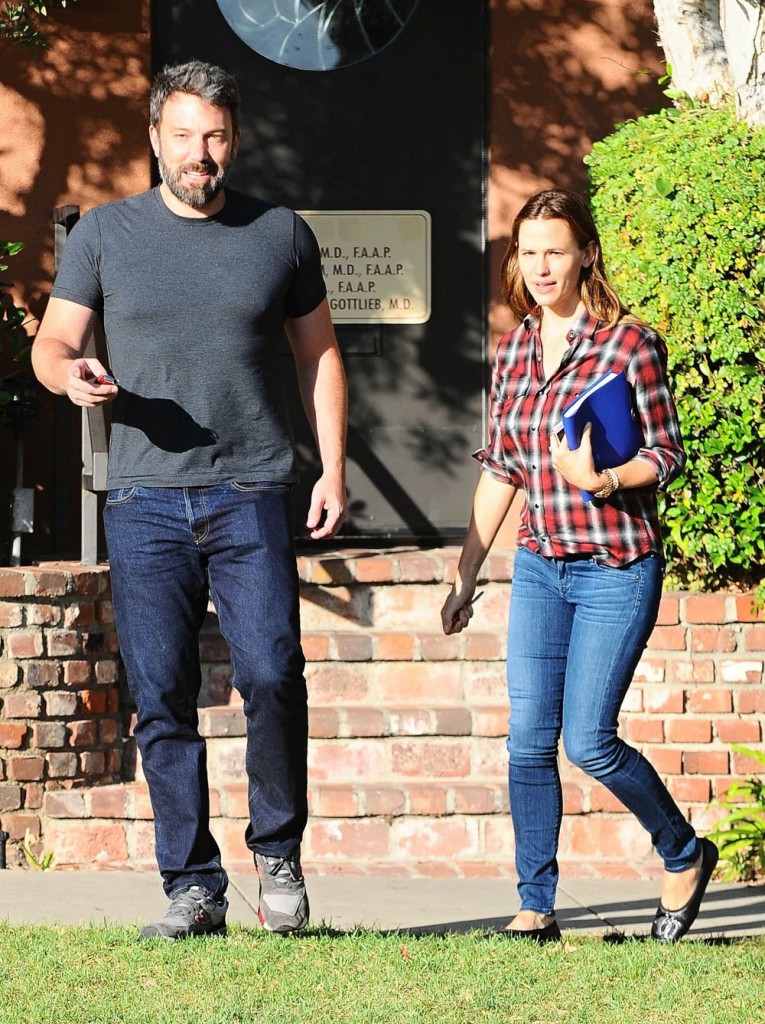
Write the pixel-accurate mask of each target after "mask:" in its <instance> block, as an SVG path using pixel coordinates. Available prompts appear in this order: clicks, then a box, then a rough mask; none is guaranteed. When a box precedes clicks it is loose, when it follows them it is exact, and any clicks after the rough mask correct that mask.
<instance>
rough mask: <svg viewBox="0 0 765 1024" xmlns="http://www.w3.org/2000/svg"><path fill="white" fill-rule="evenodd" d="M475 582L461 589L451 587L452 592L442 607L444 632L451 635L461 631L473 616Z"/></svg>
mask: <svg viewBox="0 0 765 1024" xmlns="http://www.w3.org/2000/svg"><path fill="white" fill-rule="evenodd" d="M474 592H475V584H474V585H473V586H472V587H469V588H468V587H464V586H463V587H462V588H461V589H460V590H455V588H454V587H452V589H451V593H450V594H449V596H448V597H447V599H446V600H445V601H444V606H443V608H442V609H441V624H442V625H443V627H444V633H445V634H446V635H447V636H450V635H451V634H452V633H461V632H462V630H463V629H465V628H466V627H467V626H468V625H469V624H470V620H471V619H472V617H473V603H472V602H473V593H474Z"/></svg>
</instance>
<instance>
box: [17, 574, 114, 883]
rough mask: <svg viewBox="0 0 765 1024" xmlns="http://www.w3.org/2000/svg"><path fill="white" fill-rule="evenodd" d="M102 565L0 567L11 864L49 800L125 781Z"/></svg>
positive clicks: (37, 831) (39, 826) (39, 827)
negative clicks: (49, 796)
mask: <svg viewBox="0 0 765 1024" xmlns="http://www.w3.org/2000/svg"><path fill="white" fill-rule="evenodd" d="M117 651H118V647H117V637H116V634H115V632H114V622H113V614H112V608H111V602H110V594H109V573H108V570H107V569H105V568H103V567H101V568H90V567H89V568H83V567H80V566H74V565H71V564H68V563H67V564H61V565H56V564H50V565H46V566H45V567H41V568H21V569H10V568H2V569H0V825H2V828H3V830H5V831H6V832H8V833H9V835H10V844H9V846H8V849H7V858H8V863H9V865H13V864H21V863H23V855H22V850H21V844H22V842H23V840H24V836H25V834H26V831H27V829H29V831H30V832H31V834H32V836H33V837H34V838H35V839H39V838H40V837H41V833H42V831H43V821H44V812H43V804H44V800H45V797H46V794H51V793H53V792H56V791H65V790H74V789H83V788H85V787H91V786H101V785H108V784H110V783H111V784H113V783H116V782H118V781H119V780H120V779H121V748H122V727H121V719H120V708H119V703H120V701H119V688H118V683H119V659H118V654H117Z"/></svg>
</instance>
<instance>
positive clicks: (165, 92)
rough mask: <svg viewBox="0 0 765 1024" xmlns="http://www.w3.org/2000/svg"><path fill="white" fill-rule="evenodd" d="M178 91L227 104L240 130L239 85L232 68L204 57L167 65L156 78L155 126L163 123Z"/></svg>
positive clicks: (152, 112)
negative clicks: (167, 107) (165, 109)
mask: <svg viewBox="0 0 765 1024" xmlns="http://www.w3.org/2000/svg"><path fill="white" fill-rule="evenodd" d="M177 92H186V93H191V95H192V96H198V97H199V98H200V100H204V102H205V103H210V104H212V106H214V107H224V108H225V109H226V110H228V111H229V112H230V113H231V123H232V125H233V127H234V134H236V132H237V130H238V128H239V103H240V100H239V87H238V86H237V84H236V79H235V78H234V76H233V75H230V74H229V73H228V71H224V70H223V68H220V67H218V66H217V65H216V64H205V63H204V61H201V60H190V61H188V62H187V63H186V64H172V65H169V66H168V67H165V68H163V69H162V70H161V71H160V72H159V74H158V75H157V76H156V77H155V79H154V83H153V85H152V87H151V99H150V101H149V122H150V124H153V125H154V127H155V128H156V127H157V126H158V125H159V121H160V118H161V117H162V110H163V108H164V106H165V104H166V103H167V101H168V100H169V99H170V97H171V96H172V95H174V94H175V93H177Z"/></svg>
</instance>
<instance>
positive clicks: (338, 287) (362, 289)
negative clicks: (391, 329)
mask: <svg viewBox="0 0 765 1024" xmlns="http://www.w3.org/2000/svg"><path fill="white" fill-rule="evenodd" d="M300 215H301V217H304V218H305V219H306V221H307V223H308V224H309V225H310V227H311V228H312V230H313V231H314V233H315V234H316V237H317V239H318V240H319V247H320V248H321V265H322V271H323V273H324V280H325V281H326V283H327V297H328V300H329V308H330V311H331V313H332V319H333V320H334V321H335V323H353V324H375V323H396V324H424V323H425V322H426V321H427V320H428V319H430V269H431V259H430V214H429V213H427V212H426V211H425V210H322V211H317V210H311V211H301V213H300Z"/></svg>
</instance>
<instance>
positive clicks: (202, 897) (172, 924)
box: [138, 885, 228, 942]
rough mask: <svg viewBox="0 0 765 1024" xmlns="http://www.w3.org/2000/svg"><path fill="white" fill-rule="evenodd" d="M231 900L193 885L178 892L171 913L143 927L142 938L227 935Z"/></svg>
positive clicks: (170, 908)
mask: <svg viewBox="0 0 765 1024" xmlns="http://www.w3.org/2000/svg"><path fill="white" fill-rule="evenodd" d="M227 910H228V900H227V899H226V898H225V896H221V900H220V902H219V903H218V902H216V901H215V900H214V899H212V898H211V897H210V896H208V895H207V893H206V892H205V890H204V889H201V888H200V887H199V886H198V885H192V886H191V887H190V888H189V889H185V890H184V891H183V892H182V893H180V894H179V895H178V896H174V897H173V898H172V899H171V901H170V906H169V907H168V908H167V913H166V914H165V916H164V917H161V918H160V919H159V921H155V922H154V923H153V924H147V925H146V927H145V928H142V929H141V931H140V933H139V935H138V938H139V940H141V939H167V940H168V941H169V942H175V941H176V939H190V938H192V936H195V935H201V936H205V935H225V934H226V911H227Z"/></svg>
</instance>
